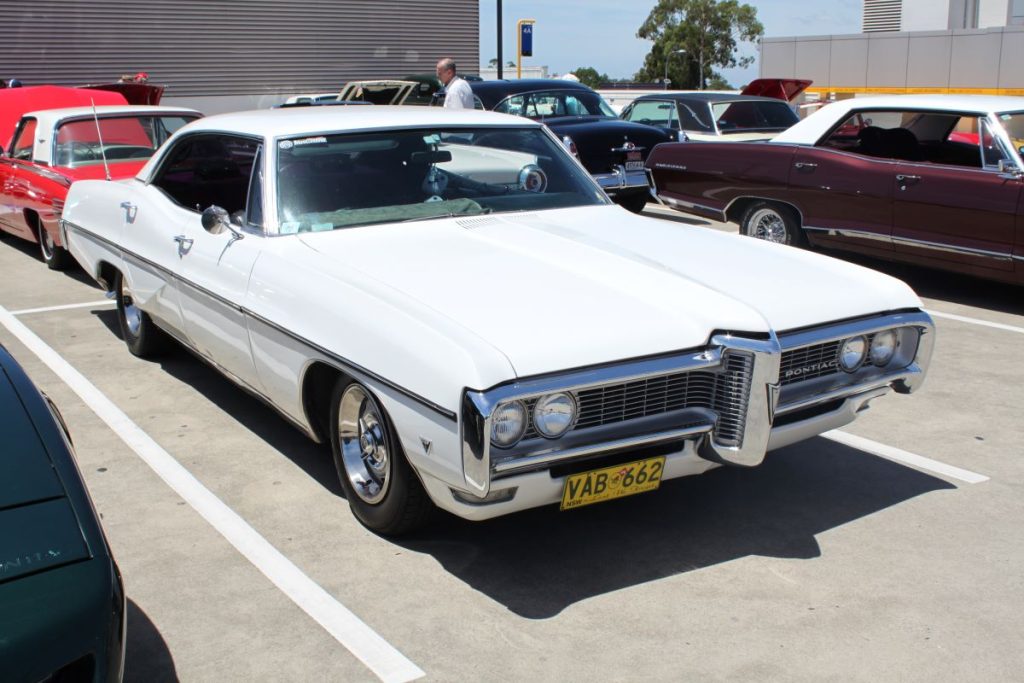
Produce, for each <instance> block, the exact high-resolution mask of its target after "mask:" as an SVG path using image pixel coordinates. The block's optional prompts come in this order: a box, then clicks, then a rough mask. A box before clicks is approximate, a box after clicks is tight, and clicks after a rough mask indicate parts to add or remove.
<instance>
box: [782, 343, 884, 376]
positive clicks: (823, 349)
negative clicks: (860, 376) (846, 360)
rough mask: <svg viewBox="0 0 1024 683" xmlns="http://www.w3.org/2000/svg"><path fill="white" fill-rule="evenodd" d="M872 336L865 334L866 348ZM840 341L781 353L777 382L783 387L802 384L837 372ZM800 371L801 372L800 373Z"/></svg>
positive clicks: (869, 344)
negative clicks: (796, 383) (797, 383)
mask: <svg viewBox="0 0 1024 683" xmlns="http://www.w3.org/2000/svg"><path fill="white" fill-rule="evenodd" d="M874 336H875V335H873V334H866V335H864V337H865V338H866V339H867V342H868V347H869V348H870V347H871V340H872V339H873V338H874ZM843 341H844V340H842V339H837V340H835V341H830V342H825V343H824V344H812V345H811V346H801V347H800V348H798V349H790V350H788V351H783V352H782V364H781V366H780V367H779V382H780V383H781V384H782V385H783V386H785V385H787V384H793V383H794V382H802V381H804V380H808V379H814V378H816V377H825V376H827V375H834V374H836V373H837V372H839V349H840V347H841V346H842V345H843ZM800 370H803V371H802V372H800Z"/></svg>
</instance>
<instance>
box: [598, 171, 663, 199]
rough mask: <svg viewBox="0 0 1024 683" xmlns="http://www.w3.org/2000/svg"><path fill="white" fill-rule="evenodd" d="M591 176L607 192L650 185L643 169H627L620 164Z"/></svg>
mask: <svg viewBox="0 0 1024 683" xmlns="http://www.w3.org/2000/svg"><path fill="white" fill-rule="evenodd" d="M593 177H594V180H596V181H597V184H598V185H600V186H601V189H602V190H604V191H605V192H607V193H608V194H615V193H616V192H617V191H619V190H631V189H635V188H647V187H650V184H649V183H648V182H647V171H646V170H645V169H642V168H640V169H636V170H633V171H627V170H626V167H625V166H623V165H621V164H619V165H617V166H615V167H614V169H613V170H612V172H611V173H595V174H593Z"/></svg>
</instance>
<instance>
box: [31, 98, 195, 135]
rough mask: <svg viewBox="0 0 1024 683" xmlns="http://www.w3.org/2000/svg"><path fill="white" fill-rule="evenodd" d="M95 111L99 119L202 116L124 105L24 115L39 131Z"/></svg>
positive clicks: (180, 110)
mask: <svg viewBox="0 0 1024 683" xmlns="http://www.w3.org/2000/svg"><path fill="white" fill-rule="evenodd" d="M94 109H95V112H96V116H99V117H100V118H104V117H111V116H119V115H125V114H137V115H140V116H142V115H156V114H194V115H196V116H202V114H201V113H199V112H198V111H196V110H195V109H188V108H187V107H165V106H152V105H146V104H125V105H108V106H103V107H95V108H93V107H63V108H61V109H43V110H41V111H31V112H28V113H27V114H25V116H33V117H35V118H36V120H37V121H38V122H39V128H37V130H39V129H44V128H52V127H53V126H54V125H56V124H58V123H60V122H61V121H64V120H66V119H75V118H79V117H83V116H92V115H93V111H94Z"/></svg>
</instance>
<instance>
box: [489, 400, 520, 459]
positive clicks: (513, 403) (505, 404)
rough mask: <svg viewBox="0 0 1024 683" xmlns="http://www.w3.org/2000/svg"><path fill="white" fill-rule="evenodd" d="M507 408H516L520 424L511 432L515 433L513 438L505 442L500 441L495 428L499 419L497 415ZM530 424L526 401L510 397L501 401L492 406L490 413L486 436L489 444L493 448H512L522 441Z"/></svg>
mask: <svg viewBox="0 0 1024 683" xmlns="http://www.w3.org/2000/svg"><path fill="white" fill-rule="evenodd" d="M509 408H518V409H519V411H520V414H521V416H522V417H521V426H520V427H519V428H518V429H517V430H516V432H513V433H514V434H515V438H514V439H510V440H508V441H507V442H502V441H501V440H499V439H498V438H497V434H496V432H497V429H498V426H499V424H500V423H501V421H500V420H499V416H500V415H501V414H502V412H503V411H504V410H506V409H509ZM529 426H530V411H529V410H528V409H527V407H526V403H525V402H524V401H523V400H522V399H511V400H508V401H502V402H501V403H499V404H498V405H496V406H495V407H494V412H493V413H492V414H491V429H490V432H491V433H490V434H488V437H489V438H490V442H491V445H493V446H494V447H495V448H512V447H513V446H515V445H516V444H517V443H519V442H520V441H522V439H523V437H524V436H525V435H526V431H527V429H528V428H529Z"/></svg>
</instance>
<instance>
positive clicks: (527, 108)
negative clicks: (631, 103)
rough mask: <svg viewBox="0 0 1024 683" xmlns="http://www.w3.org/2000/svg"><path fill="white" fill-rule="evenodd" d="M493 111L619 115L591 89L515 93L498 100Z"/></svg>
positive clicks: (534, 115)
mask: <svg viewBox="0 0 1024 683" xmlns="http://www.w3.org/2000/svg"><path fill="white" fill-rule="evenodd" d="M494 111H499V112H503V113H505V114H514V115H516V116H525V117H526V118H528V119H544V118H547V117H549V116H604V117H611V118H616V115H615V112H614V111H612V108H611V107H609V106H608V103H607V102H605V101H604V99H603V98H602V97H601V96H600V95H598V94H597V93H596V92H590V91H588V90H545V91H543V92H528V93H523V94H522V95H512V96H511V97H507V98H505V99H504V100H502V101H501V102H499V103H498V106H496V107H495V108H494Z"/></svg>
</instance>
